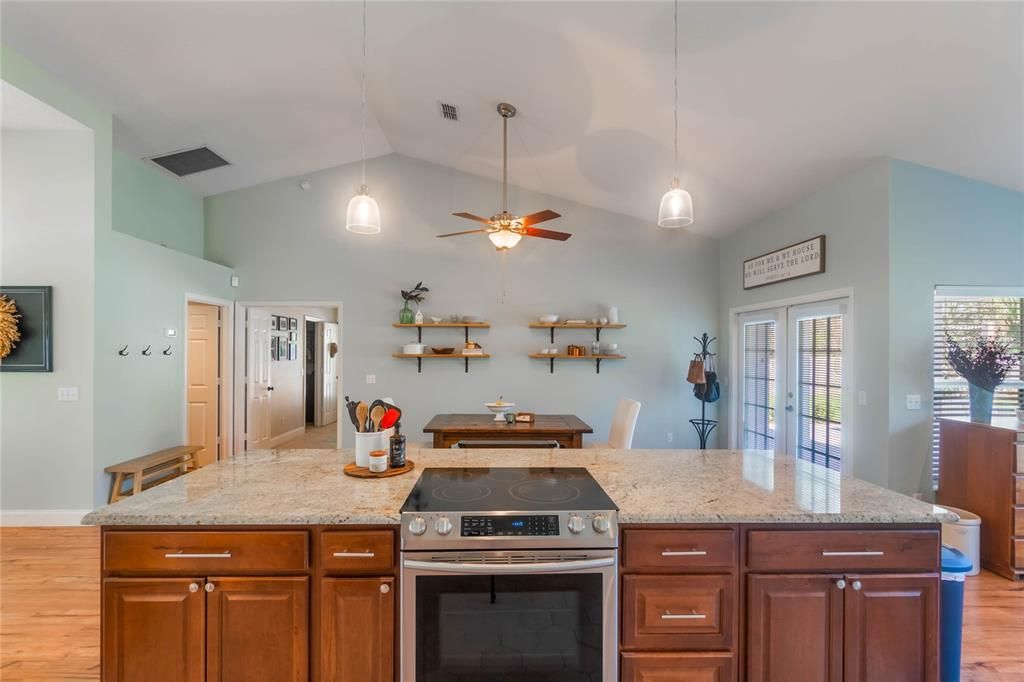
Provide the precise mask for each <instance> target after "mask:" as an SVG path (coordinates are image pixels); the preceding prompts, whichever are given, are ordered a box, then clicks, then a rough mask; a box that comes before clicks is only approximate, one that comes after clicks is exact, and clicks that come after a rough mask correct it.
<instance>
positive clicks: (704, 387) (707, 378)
mask: <svg viewBox="0 0 1024 682" xmlns="http://www.w3.org/2000/svg"><path fill="white" fill-rule="evenodd" d="M705 367H706V369H705V371H704V383H703V384H697V385H696V386H694V387H693V394H694V395H695V396H697V398H699V399H700V400H703V401H704V402H706V403H713V402H715V401H716V400H718V399H719V398H720V397H721V393H722V391H721V388H720V387H719V385H718V372H716V371H715V357H714V356H713V355H709V356H708V360H707V364H706V365H705Z"/></svg>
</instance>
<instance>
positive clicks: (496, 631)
mask: <svg viewBox="0 0 1024 682" xmlns="http://www.w3.org/2000/svg"><path fill="white" fill-rule="evenodd" d="M601 583H602V577H601V575H600V574H597V573H584V574H575V575H574V574H566V575H562V574H559V575H538V576H525V575H509V576H489V575H459V576H419V577H417V578H416V682H432V681H433V680H439V681H440V680H444V681H446V682H449V681H450V682H457V681H462V680H466V681H469V680H472V681H473V682H499V681H504V680H522V682H542V681H543V682H548V681H549V680H550V681H554V680H580V681H589V680H592V681H593V682H599V680H601V674H602V665H603V660H602V656H601V651H602V636H603V622H602V621H603V613H602V608H601V590H602V584H601Z"/></svg>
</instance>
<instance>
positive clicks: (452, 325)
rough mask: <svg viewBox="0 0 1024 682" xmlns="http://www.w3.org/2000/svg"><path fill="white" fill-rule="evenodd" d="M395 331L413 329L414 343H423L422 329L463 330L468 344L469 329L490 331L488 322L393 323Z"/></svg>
mask: <svg viewBox="0 0 1024 682" xmlns="http://www.w3.org/2000/svg"><path fill="white" fill-rule="evenodd" d="M391 326H392V327H395V328H396V329H415V330H416V342H417V343H423V330H424V329H465V330H466V342H467V343H468V342H469V330H470V329H490V328H491V323H490V322H437V323H434V322H422V323H420V324H416V323H415V322H408V323H405V322H395V323H394V324H392V325H391Z"/></svg>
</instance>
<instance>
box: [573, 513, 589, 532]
mask: <svg viewBox="0 0 1024 682" xmlns="http://www.w3.org/2000/svg"><path fill="white" fill-rule="evenodd" d="M586 527H587V525H586V524H585V523H584V522H583V517H582V516H579V515H578V514H573V515H572V516H570V517H569V531H570V532H571V533H572V534H573V535H578V534H580V533H582V532H583V529H584V528H586Z"/></svg>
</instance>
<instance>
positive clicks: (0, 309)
mask: <svg viewBox="0 0 1024 682" xmlns="http://www.w3.org/2000/svg"><path fill="white" fill-rule="evenodd" d="M20 318H21V315H19V314H18V306H17V305H15V303H14V301H12V300H11V299H9V298H7V297H6V296H0V358H6V357H7V356H8V355H10V354H11V351H12V350H14V347H15V346H16V345H18V341H21V332H19V331H18V320H19V319H20Z"/></svg>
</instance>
